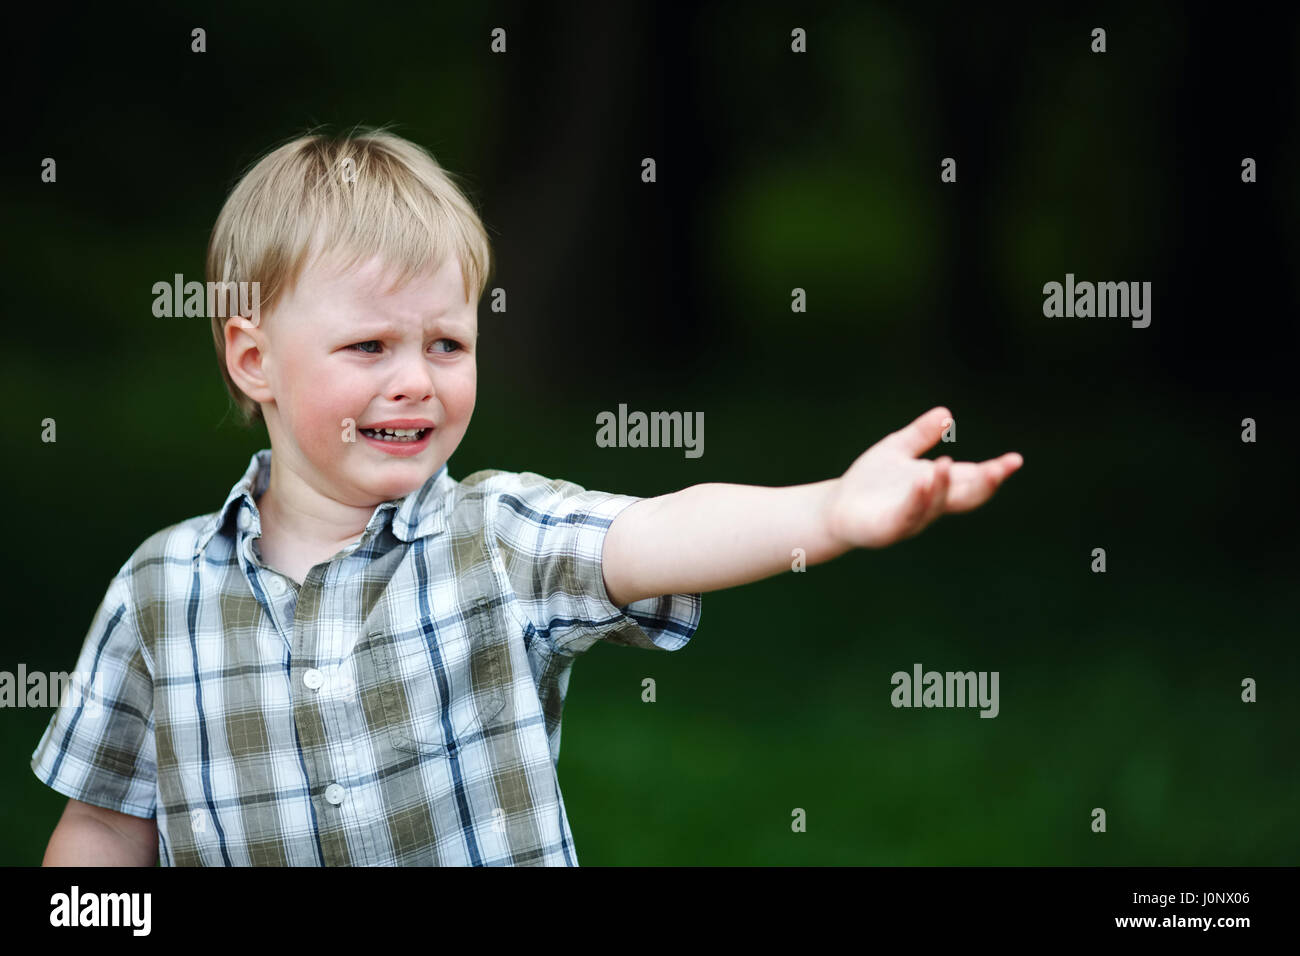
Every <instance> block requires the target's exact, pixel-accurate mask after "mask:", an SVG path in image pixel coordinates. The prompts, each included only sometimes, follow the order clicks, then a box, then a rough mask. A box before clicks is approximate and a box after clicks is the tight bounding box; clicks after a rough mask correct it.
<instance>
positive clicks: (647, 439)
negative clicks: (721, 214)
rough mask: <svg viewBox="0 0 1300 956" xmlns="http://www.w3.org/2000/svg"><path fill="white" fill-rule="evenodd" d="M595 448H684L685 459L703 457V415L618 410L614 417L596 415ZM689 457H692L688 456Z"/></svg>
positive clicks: (608, 413) (624, 408)
mask: <svg viewBox="0 0 1300 956" xmlns="http://www.w3.org/2000/svg"><path fill="white" fill-rule="evenodd" d="M596 424H597V425H598V426H599V428H598V429H597V431H596V447H597V448H685V449H686V457H687V458H699V457H700V456H701V455H703V454H704V413H703V412H696V413H695V414H694V420H692V415H691V413H690V412H650V414H649V415H647V414H646V413H645V412H632V413H631V414H629V413H628V410H627V405H626V404H620V405H619V406H618V415H617V416H615V414H614V413H613V412H600V413H599V414H598V415H597V416H596ZM692 453H693V454H692Z"/></svg>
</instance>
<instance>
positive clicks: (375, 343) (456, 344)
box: [348, 339, 461, 355]
mask: <svg viewBox="0 0 1300 956" xmlns="http://www.w3.org/2000/svg"><path fill="white" fill-rule="evenodd" d="M438 341H439V342H446V343H447V344H448V345H450V346H452V348H449V349H443V350H442V351H445V352H454V351H457V350H458V349H460V347H461V345H460V343H459V342H457V341H456V340H455V339H439V340H438ZM369 345H373V346H375V348H373V349H371V348H367V347H366V346H369ZM382 345H383V343H382V342H380V341H379V340H378V339H370V340H369V341H368V342H357V343H356V344H355V345H349V346H348V348H349V349H355V350H356V351H358V352H364V353H365V354H366V355H374V354H375V353H377V352H378V351H379V347H380V346H382Z"/></svg>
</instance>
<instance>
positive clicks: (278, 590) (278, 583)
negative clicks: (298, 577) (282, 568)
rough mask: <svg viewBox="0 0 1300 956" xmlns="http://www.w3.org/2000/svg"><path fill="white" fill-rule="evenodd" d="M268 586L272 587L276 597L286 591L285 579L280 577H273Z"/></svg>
mask: <svg viewBox="0 0 1300 956" xmlns="http://www.w3.org/2000/svg"><path fill="white" fill-rule="evenodd" d="M267 587H268V588H270V589H271V593H272V594H274V595H275V596H276V597H279V596H280V595H281V594H283V593H284V581H282V580H281V579H280V578H271V583H270V584H268V585H267Z"/></svg>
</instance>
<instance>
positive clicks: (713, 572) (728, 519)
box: [603, 407, 1024, 607]
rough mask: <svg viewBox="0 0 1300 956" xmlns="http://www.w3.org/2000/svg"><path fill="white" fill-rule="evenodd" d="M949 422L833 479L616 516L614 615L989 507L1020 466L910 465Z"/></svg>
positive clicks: (710, 495) (918, 429)
mask: <svg viewBox="0 0 1300 956" xmlns="http://www.w3.org/2000/svg"><path fill="white" fill-rule="evenodd" d="M950 417H951V413H950V412H949V411H948V409H946V408H943V407H939V408H933V409H931V410H930V411H928V412H926V413H925V414H924V415H922V416H921V417H920V418H918V419H916V421H914V422H912V423H911V424H910V425H908V426H906V427H905V428H902V429H900V430H899V431H896V432H893V433H892V434H890V435H886V436H885V437H884V438H882V439H881V440H880V441H878V442H876V444H874V445H872V446H871V447H870V448H868V449H867V450H866V451H865V452H863V453H862V454H861V455H860V456H858V459H857V460H856V461H854V462H853V464H852V465H851V466H849V469H848V471H846V472H845V473H844V474H843V475H841V476H840V477H839V478H831V479H828V480H826V481H819V482H814V483H812V484H808V485H791V486H789V487H785V488H766V487H762V486H759V485H733V484H723V483H720V482H709V483H706V484H700V485H692V486H690V487H689V488H683V489H682V490H681V491H675V492H673V493H672V494H668V495H661V496H659V497H658V498H647V499H645V500H644V501H638V502H637V503H636V504H634V505H632V506H630V507H628V508H626V509H624V510H623V511H622V512H621V513H620V514H619V516H618V517H617V518H615V519H614V523H613V524H612V525H611V526H610V529H609V532H608V534H607V535H606V537H605V548H604V556H603V561H604V573H605V590H606V591H607V592H608V593H609V598H610V601H611V602H612V603H613V604H614V605H615V606H617V607H626V606H627V605H629V604H631V603H632V602H634V601H638V600H640V599H642V598H647V597H656V596H658V595H660V594H679V593H688V594H689V593H695V592H704V591H717V590H720V589H722V588H730V587H736V586H737V585H740V584H748V583H749V582H750V581H758V580H761V579H762V578H766V577H771V576H772V575H774V574H778V573H780V572H782V571H787V570H789V569H790V566H791V556H792V553H793V551H794V549H795V548H802V549H803V550H804V552H805V560H806V562H807V564H809V565H812V564H820V563H822V562H824V561H829V560H831V559H832V558H836V557H839V556H840V555H841V554H843V553H844V552H845V551H848V550H850V549H852V548H883V547H886V546H888V545H890V544H893V543H894V542H896V541H901V540H903V539H904V538H909V537H911V536H912V535H915V534H918V533H920V532H921V531H922V530H923V529H924V528H925V527H926V526H927V525H928V524H930V522H932V521H934V519H935V518H937V517H939V516H940V515H942V514H954V513H957V512H961V511H970V510H971V509H973V508H977V507H979V506H980V505H982V504H983V503H984V502H985V501H987V500H988V499H989V498H990V497H991V496H992V494H993V492H995V491H996V490H997V488H998V486H999V485H1000V484H1001V483H1002V482H1003V480H1004V479H1006V477H1007V476H1008V475H1010V474H1011V473H1012V472H1014V471H1015V470H1016V469H1017V468H1019V467H1020V466H1021V465H1022V464H1024V460H1023V459H1022V458H1021V457H1020V455H1018V454H1016V453H1015V452H1008V453H1007V454H1005V455H1002V456H1000V457H998V458H991V459H989V460H988V461H983V462H978V463H976V462H954V461H953V460H952V459H951V458H949V457H948V456H946V455H945V456H943V457H941V458H937V459H934V460H930V459H927V458H918V457H917V456H918V455H920V454H922V453H923V452H925V451H927V450H929V449H930V448H932V447H934V445H935V443H936V442H938V440H939V438H940V437H941V435H942V434H943V428H944V422H945V420H946V419H948V418H950Z"/></svg>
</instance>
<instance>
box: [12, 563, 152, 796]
mask: <svg viewBox="0 0 1300 956" xmlns="http://www.w3.org/2000/svg"><path fill="white" fill-rule="evenodd" d="M129 574H130V565H129V563H128V565H126V566H124V567H123V568H122V570H120V571H119V572H118V573H117V576H116V577H114V578H113V580H112V582H111V583H110V584H109V587H108V590H107V592H106V593H105V595H104V599H103V601H102V602H101V603H100V605H99V609H98V610H97V611H96V612H95V617H94V619H93V620H92V622H91V625H90V631H89V632H88V633H87V635H86V640H85V643H84V644H83V645H82V648H81V653H80V655H79V656H78V658H77V664H76V668H75V669H74V670H73V671H72V672H71V673H69V675H68V680H67V682H66V685H65V686H66V688H67V689H66V691H64V692H63V694H62V695H61V700H60V703H59V705H58V707H57V708H56V709H55V711H54V716H53V717H51V718H50V723H49V726H48V727H46V728H45V735H44V736H43V737H42V738H41V741H40V743H39V744H38V745H37V747H36V750H35V752H34V753H33V754H32V764H31V766H32V771H33V772H34V773H35V774H36V776H37V777H39V778H40V779H41V781H42V782H43V783H45V784H46V785H47V786H49V787H52V788H53V789H55V790H57V791H58V792H59V793H61V794H63V795H65V796H68V797H73V798H74V799H77V800H80V801H82V802H83V803H89V804H92V805H94V806H97V807H106V808H108V809H110V810H116V811H118V812H119V813H127V814H130V815H131V816H135V817H145V818H149V817H153V816H155V814H156V796H155V793H156V782H157V766H156V762H155V755H154V723H153V678H152V676H151V674H150V670H149V667H148V666H147V663H146V661H145V658H144V651H143V648H142V646H141V643H140V637H139V634H138V633H137V630H136V624H135V614H134V608H133V606H132V601H131V594H130V586H129V581H130V578H129Z"/></svg>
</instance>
